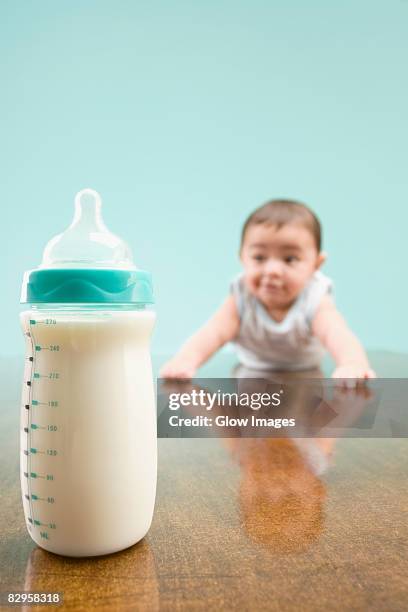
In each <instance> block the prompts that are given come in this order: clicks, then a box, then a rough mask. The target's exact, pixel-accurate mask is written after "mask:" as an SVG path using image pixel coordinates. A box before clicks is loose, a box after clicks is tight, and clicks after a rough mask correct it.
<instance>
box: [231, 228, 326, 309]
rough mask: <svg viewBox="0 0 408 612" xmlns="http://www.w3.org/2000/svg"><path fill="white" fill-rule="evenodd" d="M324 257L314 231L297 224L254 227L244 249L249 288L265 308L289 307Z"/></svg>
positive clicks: (246, 235) (243, 254)
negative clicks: (279, 226) (313, 233)
mask: <svg viewBox="0 0 408 612" xmlns="http://www.w3.org/2000/svg"><path fill="white" fill-rule="evenodd" d="M324 258H325V257H324V255H323V254H322V253H318V251H317V248H316V244H315V241H314V238H313V236H312V234H311V232H310V231H309V230H308V229H306V228H305V227H303V226H302V225H299V224H297V223H288V224H286V225H283V226H282V227H281V228H279V229H277V226H276V225H267V224H260V225H251V226H249V228H248V229H247V231H246V233H245V238H244V243H243V245H242V250H241V261H242V265H243V267H244V278H245V282H246V285H247V287H248V289H249V290H250V292H251V293H252V294H253V295H254V296H255V297H256V298H257V299H258V300H259V301H260V302H262V304H264V306H265V307H266V308H277V309H279V308H282V309H285V308H287V307H289V306H290V304H291V303H292V302H293V301H294V300H295V299H296V298H297V296H298V295H299V293H300V292H301V291H302V289H303V288H304V287H305V285H306V284H307V282H308V281H309V279H310V278H311V276H312V275H313V273H314V272H315V270H317V269H318V268H319V266H320V265H321V264H322V262H323V261H324Z"/></svg>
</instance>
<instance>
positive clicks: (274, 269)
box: [265, 257, 283, 276]
mask: <svg viewBox="0 0 408 612" xmlns="http://www.w3.org/2000/svg"><path fill="white" fill-rule="evenodd" d="M265 272H266V273H267V274H271V275H273V276H280V275H281V274H282V272H283V266H282V262H281V261H279V260H278V259H273V258H272V257H270V258H269V259H268V260H267V262H266V265H265Z"/></svg>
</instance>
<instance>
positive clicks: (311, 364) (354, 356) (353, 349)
mask: <svg viewBox="0 0 408 612" xmlns="http://www.w3.org/2000/svg"><path fill="white" fill-rule="evenodd" d="M240 259H241V262H242V267H243V273H242V274H241V275H240V276H239V277H238V278H236V279H235V280H234V281H233V282H232V284H231V291H230V294H229V296H228V297H227V298H226V300H225V301H224V303H223V304H222V305H221V307H220V308H219V309H218V310H217V311H216V312H215V314H214V315H213V316H212V317H211V319H210V320H209V321H208V322H207V323H206V324H205V325H204V326H203V327H202V328H201V329H199V330H198V331H197V332H196V333H195V334H193V336H192V337H191V338H190V339H189V340H187V342H186V343H185V344H184V345H183V346H182V347H181V349H180V350H179V352H178V353H177V354H176V355H175V356H174V357H173V358H172V359H170V361H168V362H167V363H166V364H165V365H164V366H163V368H162V369H161V372H160V375H161V376H162V377H163V378H176V379H185V378H187V379H189V378H192V377H193V376H194V375H195V373H196V371H197V368H199V367H200V366H201V365H202V364H203V363H204V362H205V361H206V360H207V359H209V357H211V355H213V353H215V351H217V350H218V349H219V348H220V347H222V346H223V345H224V344H225V343H227V342H230V341H234V343H235V346H236V349H237V354H238V358H239V360H240V362H241V363H242V364H243V365H244V366H246V367H248V368H251V369H258V370H292V371H293V370H308V369H313V368H316V367H319V365H320V361H321V358H322V356H323V354H324V351H325V350H327V351H329V353H330V354H331V356H332V357H333V359H334V361H335V363H336V368H335V370H334V372H333V377H334V378H346V379H347V378H362V379H364V378H373V377H374V376H375V373H374V372H373V370H372V369H371V368H370V364H369V362H368V359H367V356H366V353H365V351H364V349H363V347H362V345H361V344H360V342H359V341H358V339H357V338H356V336H355V335H354V334H353V333H352V332H351V330H350V329H349V327H348V326H347V324H346V322H345V320H344V318H343V317H342V315H341V314H340V312H339V311H338V310H337V308H336V306H335V304H334V301H333V298H332V296H331V292H332V282H331V280H330V279H329V278H328V277H327V276H325V275H323V274H322V273H321V272H320V267H321V266H322V264H323V263H324V261H325V259H326V254H325V253H323V252H322V251H321V227H320V223H319V220H318V219H317V217H316V215H315V214H314V213H313V212H312V211H311V210H310V209H309V208H308V207H307V206H305V205H304V204H301V203H300V202H295V201H291V200H272V201H270V202H267V203H266V204H264V205H263V206H261V207H260V208H258V209H257V210H255V211H254V212H253V213H252V214H251V215H250V216H249V217H248V219H247V220H246V222H245V224H244V227H243V229H242V237H241V247H240ZM350 382H351V381H350Z"/></svg>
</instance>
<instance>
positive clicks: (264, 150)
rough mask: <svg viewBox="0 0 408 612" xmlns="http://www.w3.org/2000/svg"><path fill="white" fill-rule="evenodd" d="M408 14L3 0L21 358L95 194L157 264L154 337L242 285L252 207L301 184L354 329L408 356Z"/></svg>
mask: <svg viewBox="0 0 408 612" xmlns="http://www.w3.org/2000/svg"><path fill="white" fill-rule="evenodd" d="M407 24H408V2H406V1H399V0H384V1H373V0H345V1H342V2H327V0H322V1H317V0H311V1H308V2H305V0H297V1H296V0H295V1H290V0H275V1H274V0H269V1H267V0H266V1H260V0H251V1H249V0H247V1H245V2H242V1H239V0H238V1H237V0H234V1H225V0H224V1H222V0H219V1H213V0H207V1H206V2H191V0H190V1H173V2H170V1H169V2H166V1H157V0H156V1H155V0H150V1H149V2H143V1H124V0H112V1H109V2H108V1H103V0H97V1H96V0H95V1H89V0H88V1H87V0H81V1H78V0H69V1H68V0H67V1H61V0H60V1H58V2H56V1H55V0H52V1H51V0H41V1H22V0H3V1H2V2H1V4H0V58H1V75H0V78H1V81H0V83H1V96H0V121H1V125H0V127H1V158H0V189H1V211H2V214H1V241H2V258H1V261H2V299H1V313H0V315H1V320H2V325H1V352H2V353H6V354H10V353H16V354H17V353H22V352H23V348H24V343H23V338H22V334H21V331H20V329H19V322H18V311H19V306H18V300H19V292H20V285H21V280H22V274H23V271H24V270H26V269H29V268H32V267H35V266H36V265H38V263H39V262H40V258H41V254H42V249H43V247H44V245H45V243H46V242H47V240H48V239H49V238H50V237H51V236H52V235H54V234H56V233H58V232H59V231H61V230H62V229H63V228H64V227H65V226H67V225H68V224H69V223H70V221H71V218H72V214H73V197H74V195H75V192H76V191H78V190H79V189H82V188H84V187H92V188H94V189H96V190H98V191H99V192H100V193H101V195H102V197H103V201H104V207H103V211H104V218H105V221H106V223H107V225H108V226H109V228H110V229H111V230H112V231H114V232H115V233H117V234H119V235H121V236H122V237H124V238H125V239H126V240H127V241H128V243H129V244H130V245H131V247H132V249H133V252H134V255H135V259H136V262H137V264H138V265H139V266H140V267H142V268H146V269H148V270H150V271H151V272H152V274H153V280H154V285H155V290H156V300H157V311H158V323H157V327H156V331H155V335H154V339H153V347H154V350H156V351H162V352H168V351H173V350H175V349H176V348H177V347H178V345H179V344H180V343H181V342H182V341H183V340H184V339H185V338H186V336H188V335H189V334H190V333H191V332H192V331H193V330H195V329H196V328H197V326H199V325H200V324H201V323H202V322H203V321H205V320H206V318H207V317H208V316H209V315H210V314H211V313H212V312H213V311H214V309H215V308H216V307H217V305H218V304H219V303H220V301H221V300H222V299H223V298H224V296H225V295H226V293H227V291H228V284H229V280H230V278H231V276H233V275H234V274H236V273H237V272H238V270H239V262H238V259H237V249H238V241H239V233H240V228H241V225H242V223H243V221H244V220H245V218H246V216H247V215H248V214H249V212H251V210H253V209H254V208H255V207H257V206H258V205H260V204H261V203H263V202H264V201H265V200H266V199H269V198H271V197H292V198H299V199H301V200H303V201H305V202H307V203H309V204H310V206H311V207H312V208H313V209H314V210H315V211H316V212H317V213H318V215H319V216H320V218H321V220H322V224H323V228H324V248H325V249H326V250H327V251H328V253H329V259H328V263H327V264H326V266H325V268H324V271H325V272H326V273H327V274H329V275H331V276H332V277H333V279H334V281H335V289H336V299H337V303H338V305H339V307H340V309H341V311H342V312H343V313H344V315H345V316H346V318H347V320H348V321H349V323H350V325H351V326H352V328H353V329H354V330H355V331H356V332H357V334H358V335H359V337H360V338H361V339H362V341H363V342H364V344H365V345H366V346H367V347H368V348H371V349H386V350H392V351H406V350H407V333H406V330H407V324H406V304H407V298H408V290H407V283H406V277H407V274H406V264H407V256H406V251H407V246H406V245H407V238H406V235H407V227H408V212H407V207H408V198H407V195H408V193H407V192H408V189H407V183H408V172H407V142H408V127H407V126H408V122H407V109H408V86H407V77H406V66H407V63H408V37H407Z"/></svg>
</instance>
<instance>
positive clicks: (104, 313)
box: [20, 189, 157, 557]
mask: <svg viewBox="0 0 408 612" xmlns="http://www.w3.org/2000/svg"><path fill="white" fill-rule="evenodd" d="M100 207H101V202H100V198H99V196H98V194H97V193H96V192H94V191H92V190H89V189H87V190H83V191H82V192H80V193H79V194H78V195H77V197H76V202H75V216H74V221H73V223H72V224H71V226H70V227H69V228H68V229H67V230H66V231H65V232H64V233H63V234H60V235H59V236H56V237H55V238H53V239H52V240H51V241H50V242H49V243H48V245H47V246H46V248H45V251H44V257H43V262H42V264H41V265H40V266H39V268H38V269H36V270H31V271H29V272H27V273H26V274H25V276H24V282H23V290H22V299H21V301H22V302H23V303H28V304H30V309H29V310H26V311H25V312H23V313H22V314H21V324H22V328H23V332H24V335H25V340H26V360H25V370H24V380H23V392H22V407H21V434H20V435H21V461H20V467H21V488H22V496H23V506H24V514H25V519H26V523H27V528H28V531H29V533H30V535H31V537H32V539H33V540H34V542H36V543H37V544H38V545H39V546H41V547H42V548H45V549H46V550H49V551H51V552H54V553H58V554H61V555H68V556H75V557H81V556H94V555H103V554H107V553H112V552H115V551H118V550H121V549H124V548H127V547H128V546H131V545H132V544H135V543H136V542H138V541H139V540H140V539H141V538H143V536H144V535H145V534H146V533H147V531H148V529H149V527H150V524H151V521H152V516H153V508H154V501H155V492H156V462H157V451H156V416H155V402H154V390H153V379H152V371H151V361H150V351H149V343H150V336H151V333H152V329H153V326H154V319H155V315H154V312H153V311H152V309H151V307H150V306H151V304H152V303H153V297H152V286H151V278H150V275H149V274H148V273H147V272H144V271H142V270H140V269H137V268H136V267H135V265H134V264H133V260H132V256H131V253H130V251H129V248H128V247H127V245H126V244H125V243H124V242H123V241H122V240H120V239H119V238H117V237H116V236H115V235H113V234H111V233H110V232H109V231H108V230H107V228H106V226H105V225H104V224H103V221H102V219H101V216H100Z"/></svg>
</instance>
